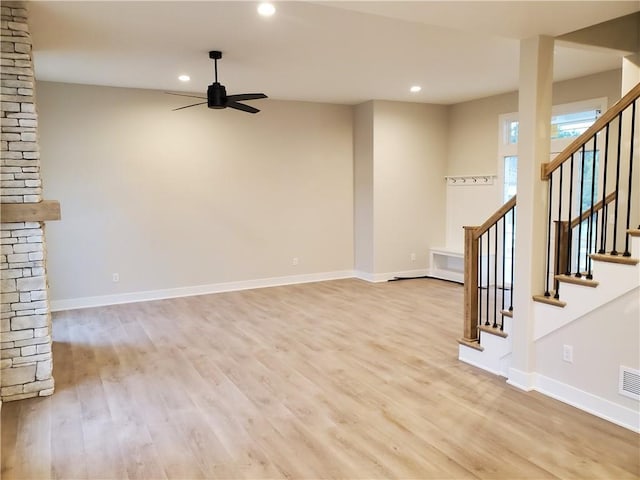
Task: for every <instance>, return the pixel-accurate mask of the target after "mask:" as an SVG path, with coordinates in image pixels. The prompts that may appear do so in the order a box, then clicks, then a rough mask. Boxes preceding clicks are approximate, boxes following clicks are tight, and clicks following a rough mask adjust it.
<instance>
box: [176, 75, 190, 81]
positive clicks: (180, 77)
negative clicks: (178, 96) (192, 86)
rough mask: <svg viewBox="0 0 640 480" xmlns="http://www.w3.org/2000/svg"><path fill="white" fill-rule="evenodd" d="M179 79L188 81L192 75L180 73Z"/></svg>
mask: <svg viewBox="0 0 640 480" xmlns="http://www.w3.org/2000/svg"><path fill="white" fill-rule="evenodd" d="M178 80H180V81H181V82H188V81H189V80H191V77H190V76H189V75H180V76H179V77H178Z"/></svg>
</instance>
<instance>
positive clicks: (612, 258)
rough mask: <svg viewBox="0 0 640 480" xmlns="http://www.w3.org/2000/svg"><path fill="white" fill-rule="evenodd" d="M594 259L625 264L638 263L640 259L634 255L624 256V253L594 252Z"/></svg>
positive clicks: (592, 256)
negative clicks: (633, 256)
mask: <svg viewBox="0 0 640 480" xmlns="http://www.w3.org/2000/svg"><path fill="white" fill-rule="evenodd" d="M590 257H591V259H592V260H596V261H599V262H609V263H620V264H623V265H637V264H638V262H640V260H638V259H637V258H632V257H624V256H622V254H619V255H611V254H608V253H594V254H592V255H590Z"/></svg>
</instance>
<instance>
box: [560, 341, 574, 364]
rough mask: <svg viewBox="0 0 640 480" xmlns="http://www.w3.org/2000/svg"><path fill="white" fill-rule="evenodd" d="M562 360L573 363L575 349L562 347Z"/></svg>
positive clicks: (566, 346)
mask: <svg viewBox="0 0 640 480" xmlns="http://www.w3.org/2000/svg"><path fill="white" fill-rule="evenodd" d="M562 360H564V361H565V362H569V363H573V347H572V346H571V345H563V346H562Z"/></svg>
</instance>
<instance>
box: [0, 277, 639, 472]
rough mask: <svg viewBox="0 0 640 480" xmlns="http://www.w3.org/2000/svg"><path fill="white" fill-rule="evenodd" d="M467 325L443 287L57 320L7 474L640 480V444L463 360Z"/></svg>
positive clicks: (80, 313)
mask: <svg viewBox="0 0 640 480" xmlns="http://www.w3.org/2000/svg"><path fill="white" fill-rule="evenodd" d="M461 318H462V287H460V286H459V285H456V284H452V283H448V282H441V281H437V280H410V281H409V280H407V281H398V282H389V283H381V284H370V283H367V282H363V281H359V280H354V279H348V280H338V281H331V282H321V283H315V284H302V285H290V286H284V287H274V288H265V289H258V290H247V291H241V292H229V293H221V294H216V295H203V296H198V297H184V298H176V299H170V300H160V301H153V302H145V303H135V304H127V305H115V306H109V307H101V308H92V309H85V310H76V311H70V312H58V313H56V314H54V322H53V335H54V345H53V356H54V376H55V378H56V393H55V394H54V395H53V396H52V397H49V398H40V399H29V400H24V401H20V402H9V403H6V404H4V405H3V407H2V478H3V479H26V478H29V479H31V478H59V479H70V478H73V479H84V478H87V479H93V478H117V479H164V478H167V479H192V478H193V479H198V478H202V479H217V478H224V479H252V480H255V479H276V478H288V479H330V478H343V479H346V478H348V479H362V480H364V479H387V478H415V479H425V480H427V479H467V478H468V479H512V478H521V479H525V478H526V479H556V478H561V479H578V478H579V479H582V478H593V479H603V480H608V479H613V478H616V479H617V478H620V479H626V478H640V455H639V452H640V437H639V436H638V435H637V434H634V433H633V432H630V431H628V430H625V429H623V428H621V427H617V426H615V425H613V424H611V423H608V422H606V421H604V420H602V419H600V418H597V417H593V416H591V415H589V414H587V413H585V412H582V411H579V410H576V409H574V408H572V407H570V406H568V405H566V404H563V403H560V402H557V401H555V400H552V399H550V398H548V397H545V396H543V395H540V394H538V393H535V392H529V393H526V392H522V391H520V390H517V389H515V388H513V387H510V386H508V385H506V384H505V382H504V379H502V378H500V377H496V376H494V375H491V374H488V373H486V372H483V371H480V370H478V369H476V368H473V367H471V366H469V365H467V364H464V363H461V362H459V361H458V360H457V342H456V340H457V338H458V337H459V332H460V325H461V320H455V319H461ZM452 319H454V320H452Z"/></svg>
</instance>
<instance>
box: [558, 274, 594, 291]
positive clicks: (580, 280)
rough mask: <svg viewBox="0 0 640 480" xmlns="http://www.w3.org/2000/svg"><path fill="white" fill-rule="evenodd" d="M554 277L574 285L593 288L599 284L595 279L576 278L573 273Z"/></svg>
mask: <svg viewBox="0 0 640 480" xmlns="http://www.w3.org/2000/svg"><path fill="white" fill-rule="evenodd" d="M554 278H555V279H556V280H557V281H559V282H565V283H573V284H574V285H583V286H585V287H592V288H595V287H597V286H598V285H599V282H596V281H595V280H589V279H588V278H584V277H580V278H578V277H575V276H573V275H556V276H555V277H554Z"/></svg>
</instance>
